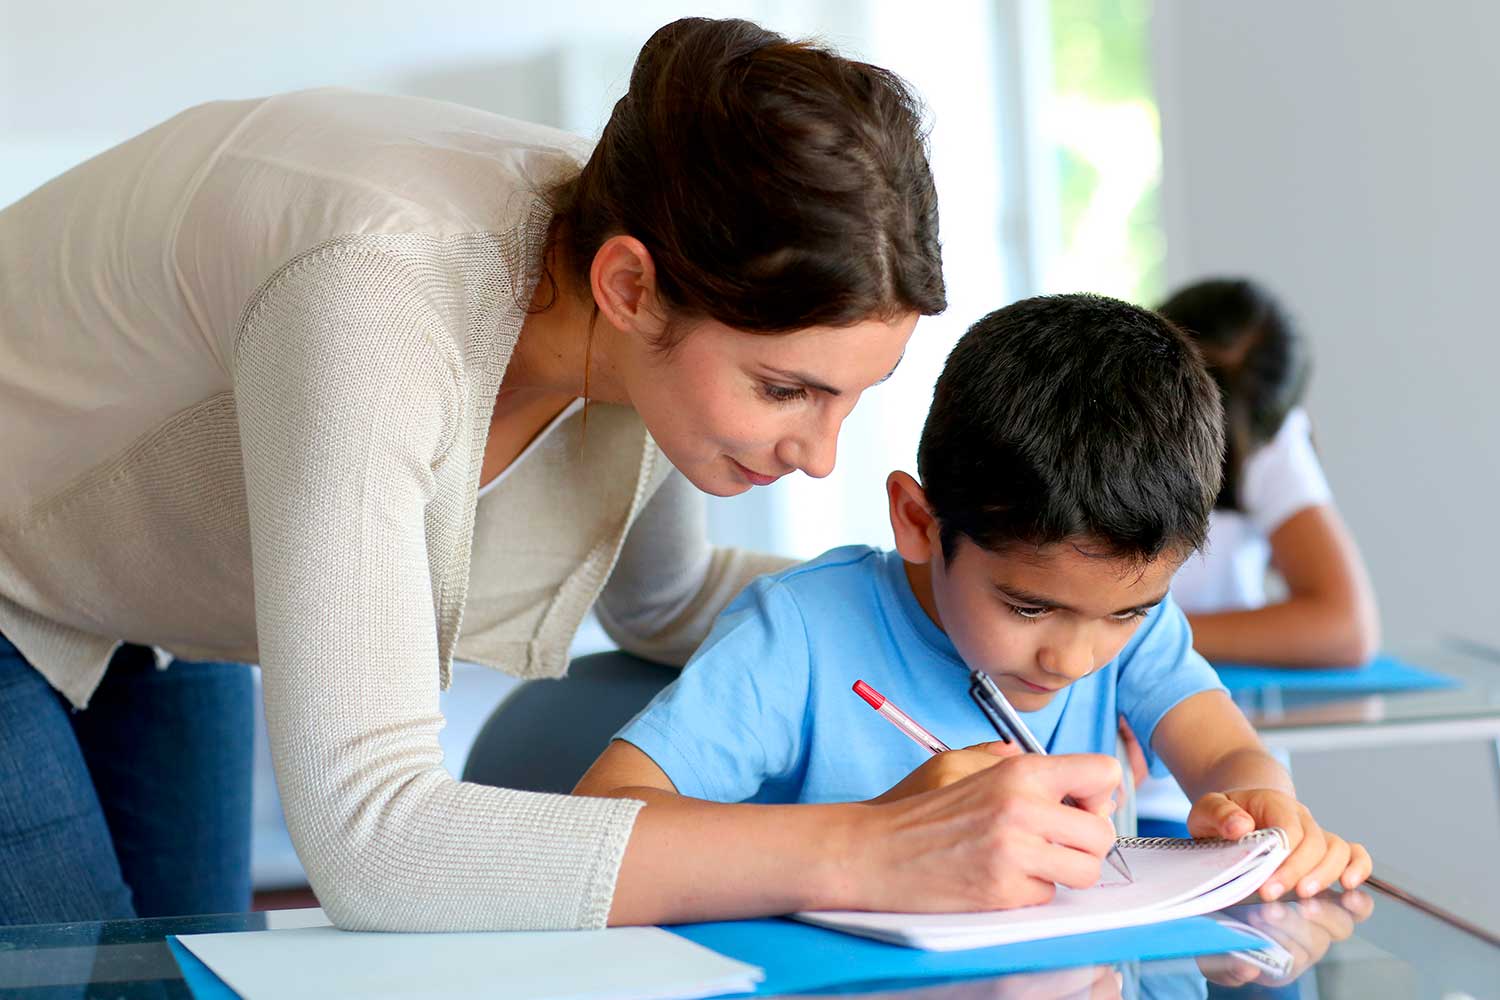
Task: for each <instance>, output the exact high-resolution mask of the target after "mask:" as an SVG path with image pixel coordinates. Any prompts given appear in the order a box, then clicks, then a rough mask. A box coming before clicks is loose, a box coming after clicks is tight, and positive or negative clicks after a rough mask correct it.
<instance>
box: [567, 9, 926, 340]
mask: <svg viewBox="0 0 1500 1000" xmlns="http://www.w3.org/2000/svg"><path fill="white" fill-rule="evenodd" d="M553 200H554V204H555V207H556V210H557V216H556V221H555V224H554V233H553V236H554V239H555V241H556V244H557V248H558V250H559V256H560V259H561V263H562V264H563V266H565V267H567V268H568V269H569V270H570V272H571V273H572V274H574V275H577V276H580V277H584V278H586V277H587V275H588V273H589V268H590V266H591V264H592V262H593V258H594V254H595V252H596V251H597V250H598V248H599V246H600V244H601V243H602V242H603V241H604V240H605V239H607V238H609V237H610V236H612V235H615V234H617V233H627V234H629V235H631V236H634V237H635V238H637V239H639V240H640V241H641V243H642V244H644V245H645V247H646V249H647V250H649V251H650V252H651V255H652V259H653V261H654V263H655V265H656V280H657V286H658V289H659V291H660V292H661V294H662V296H663V297H664V299H665V300H666V303H667V305H668V307H669V308H670V309H671V310H672V314H673V318H677V317H683V318H697V317H707V318H711V319H715V320H718V321H719V322H721V323H724V324H726V325H728V326H731V327H734V328H736V329H739V330H746V331H751V332H761V333H779V332H784V331H789V330H794V329H798V328H801V327H807V326H825V325H826V326H847V325H851V324H854V323H858V322H862V321H864V320H867V319H870V318H872V317H882V318H894V317H896V316H899V315H902V314H904V313H908V312H917V313H921V314H923V315H930V314H933V313H937V312H941V311H942V310H943V309H944V307H945V306H946V305H947V300H946V297H945V294H946V293H945V290H944V285H943V269H942V254H941V251H940V247H939V244H938V215H937V193H936V191H935V189H934V188H933V183H932V173H931V171H930V169H929V167H928V162H927V146H926V134H925V132H924V130H923V127H922V119H921V110H920V108H919V106H918V103H917V100H916V98H915V97H914V96H913V94H912V93H911V91H910V90H909V89H908V88H907V86H906V84H905V83H904V82H902V80H901V78H900V77H898V76H896V75H895V74H894V73H891V72H889V71H887V70H884V69H881V68H880V67H878V66H871V65H868V64H866V63H861V62H855V61H853V60H849V59H845V58H842V57H841V56H839V55H838V54H836V53H834V52H833V51H831V50H829V49H826V48H822V47H819V46H817V45H813V44H810V43H807V42H793V41H789V40H788V39H786V38H785V37H783V36H782V35H778V34H776V33H775V32H772V31H767V30H765V29H764V28H761V27H759V26H758V25H755V24H752V23H751V22H749V21H742V20H733V19H731V20H708V19H705V18H697V17H690V18H683V19H681V20H679V21H673V22H672V23H671V24H668V25H666V26H665V27H663V28H661V29H659V30H658V31H657V32H656V33H655V34H654V35H652V36H651V38H650V40H648V41H647V42H646V44H645V46H644V47H643V48H642V49H641V52H640V55H639V56H638V58H637V59H636V63H635V68H634V70H632V72H631V74H630V86H629V90H628V92H627V93H626V94H625V96H624V97H622V98H621V99H620V100H619V102H618V103H616V105H615V107H614V111H613V112H612V113H611V115H610V119H609V123H608V124H607V125H606V126H605V128H604V132H603V134H602V135H601V136H600V138H599V143H598V145H597V146H596V147H595V149H594V152H593V154H592V155H591V156H590V157H589V161H588V163H586V164H585V165H584V167H583V171H582V173H580V174H579V175H578V177H577V178H575V179H574V180H572V181H570V182H569V183H567V184H564V185H563V186H562V187H560V188H558V189H556V190H555V191H554V192H553ZM676 336H677V333H676V331H675V327H674V326H673V324H671V323H669V325H668V330H667V336H666V337H665V338H664V342H663V343H662V344H660V345H659V346H661V347H663V348H666V349H670V348H671V347H672V346H673V344H674V343H675V340H674V339H673V338H674V337H676Z"/></svg>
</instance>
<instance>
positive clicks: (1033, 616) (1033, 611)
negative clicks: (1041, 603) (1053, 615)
mask: <svg viewBox="0 0 1500 1000" xmlns="http://www.w3.org/2000/svg"><path fill="white" fill-rule="evenodd" d="M1010 609H1011V610H1012V611H1014V612H1015V613H1016V614H1018V615H1020V616H1021V617H1022V618H1025V619H1026V620H1027V621H1036V620H1037V619H1038V618H1044V617H1046V615H1047V612H1048V611H1049V610H1051V609H1049V608H1029V607H1026V606H1024V605H1021V604H1012V605H1011V606H1010Z"/></svg>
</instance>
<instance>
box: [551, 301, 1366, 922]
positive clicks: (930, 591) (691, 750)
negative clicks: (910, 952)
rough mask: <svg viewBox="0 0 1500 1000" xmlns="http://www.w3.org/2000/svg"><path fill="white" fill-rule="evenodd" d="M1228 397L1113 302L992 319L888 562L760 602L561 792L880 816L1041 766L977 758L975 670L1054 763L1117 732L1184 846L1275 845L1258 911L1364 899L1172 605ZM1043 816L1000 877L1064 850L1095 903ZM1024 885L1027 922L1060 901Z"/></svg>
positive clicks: (858, 550)
mask: <svg viewBox="0 0 1500 1000" xmlns="http://www.w3.org/2000/svg"><path fill="white" fill-rule="evenodd" d="M1218 397H1219V393H1218V391H1217V390H1216V388H1215V386H1214V384H1213V382H1212V381H1211V380H1210V379H1209V378H1208V376H1207V374H1206V373H1205V372H1204V370H1203V366H1202V365H1201V363H1200V362H1199V360H1198V358H1197V356H1196V351H1195V350H1194V349H1193V348H1192V346H1191V344H1190V343H1189V342H1188V341H1187V339H1186V338H1185V337H1184V336H1183V335H1182V333H1181V332H1180V331H1178V330H1176V329H1175V328H1174V327H1173V326H1172V325H1171V324H1170V323H1167V322H1166V321H1164V320H1162V319H1161V317H1159V316H1157V315H1156V314H1154V313H1151V312H1148V311H1146V310H1143V309H1139V308H1136V307H1134V306H1130V305H1127V304H1125V303H1123V302H1117V301H1114V300H1111V299H1103V298H1099V297H1095V296H1087V295H1071V296H1055V297H1045V298H1037V299H1029V300H1026V301H1023V302H1018V303H1016V304H1014V305H1012V306H1009V307H1007V308H1005V309H1002V310H999V311H998V312H995V313H992V314H990V315H989V316H987V317H985V318H984V319H982V320H981V321H980V322H979V323H977V324H975V326H974V327H973V328H971V329H970V330H969V332H968V333H967V334H966V335H965V336H964V337H963V339H962V340H961V341H960V342H959V344H958V346H957V347H956V348H955V349H954V351H953V353H952V354H951V355H950V356H949V358H948V361H947V364H946V366H945V367H944V370H943V374H942V376H941V378H940V379H939V381H938V385H937V391H936V395H935V398H934V401H933V405H932V410H931V413H930V414H929V416H928V418H927V423H926V425H925V427H924V428H923V432H922V439H921V445H920V449H919V453H918V469H919V472H920V475H921V482H920V483H919V482H918V481H917V480H915V479H913V478H912V477H911V476H909V475H908V474H906V473H904V472H895V473H892V474H891V476H890V477H889V479H888V480H887V502H888V505H889V508H890V516H891V525H892V528H893V530H894V532H895V538H896V551H894V552H880V551H877V550H874V549H870V548H866V547H862V546H850V547H846V548H840V549H834V550H833V551H831V552H828V553H825V554H824V555H823V556H820V557H819V558H817V559H815V560H813V561H811V562H809V563H806V564H804V565H802V566H798V567H794V568H793V569H790V570H787V571H785V572H782V573H780V574H777V575H774V576H770V577H762V578H761V579H760V580H758V581H756V582H755V583H753V584H751V585H750V586H749V587H748V588H746V590H745V592H744V593H743V594H741V595H740V597H739V598H737V599H736V600H735V601H734V603H733V604H731V605H730V607H729V608H728V609H727V610H726V611H725V613H724V614H723V615H722V616H721V617H720V619H719V621H718V623H717V624H716V626H715V628H714V630H713V632H712V634H711V635H710V636H709V638H708V640H707V641H706V642H705V643H704V645H703V646H702V647H701V648H700V649H699V650H698V653H697V655H696V656H695V657H694V659H693V661H692V662H691V663H690V664H689V665H688V667H687V668H686V670H685V671H684V672H683V674H682V677H681V678H680V679H679V680H677V681H676V682H675V683H673V684H672V685H671V686H669V687H668V688H667V689H666V690H664V691H663V692H662V693H661V694H660V695H659V696H658V697H657V698H656V699H655V700H654V701H653V702H652V703H651V704H650V705H649V706H647V708H646V709H645V710H643V711H642V712H641V714H640V715H638V716H637V717H636V718H635V719H634V720H633V721H632V722H631V723H629V724H628V725H627V726H626V727H625V728H624V729H623V730H622V731H621V733H620V734H619V736H618V738H617V739H616V740H615V742H613V743H611V744H610V746H609V748H608V749H607V750H606V751H605V752H604V754H603V755H602V756H601V757H600V759H599V760H598V761H597V762H595V764H594V766H593V767H592V768H591V769H590V771H589V773H588V774H587V775H585V776H584V778H583V780H582V781H581V782H580V783H579V786H578V788H577V789H576V792H577V793H579V794H587V795H618V796H626V797H632V798H645V799H647V800H648V801H654V800H657V799H658V798H659V797H661V796H669V795H673V794H680V795H684V796H691V797H698V798H705V799H711V800H716V801H721V802H740V801H754V802H781V803H795V802H833V801H859V800H865V801H871V802H873V803H875V804H881V803H887V802H890V801H892V800H893V799H900V798H905V797H908V796H920V795H924V794H926V795H929V796H933V795H939V794H941V793H938V792H935V791H934V790H935V789H938V788H941V787H942V786H945V785H950V784H955V783H958V782H964V781H967V782H969V783H970V787H971V788H974V789H975V791H976V794H977V792H978V788H979V786H977V785H975V784H974V783H975V781H976V780H978V779H980V778H982V777H983V776H982V775H980V774H976V773H975V772H978V771H985V770H987V769H989V768H991V767H994V768H1012V769H1019V771H1018V773H1024V772H1025V769H1027V768H1028V767H1034V766H1035V765H1036V761H1037V758H1035V757H1020V758H1016V757H1001V756H999V755H997V754H996V753H995V752H993V749H992V748H989V747H984V746H979V745H980V744H984V743H985V741H993V740H994V736H995V734H994V732H993V730H991V729H990V728H989V724H988V722H987V720H986V719H985V717H984V715H983V714H982V713H981V711H980V710H979V709H978V708H977V707H976V706H975V705H974V704H973V703H972V702H971V701H970V699H969V697H968V693H967V692H968V687H969V671H970V670H982V671H985V672H986V673H988V674H989V675H990V676H991V677H992V678H993V679H994V680H995V682H996V683H997V684H998V685H999V686H1000V688H1001V690H1002V691H1004V693H1005V694H1006V696H1007V697H1008V698H1009V699H1010V700H1011V702H1012V703H1013V704H1014V705H1015V707H1016V708H1017V709H1018V710H1019V711H1020V712H1021V713H1022V717H1023V718H1024V719H1025V721H1026V722H1027V724H1028V726H1029V727H1030V728H1031V730H1032V731H1033V732H1034V733H1035V735H1036V736H1037V738H1038V739H1039V740H1040V741H1041V742H1042V743H1043V745H1044V746H1046V748H1047V750H1048V752H1049V753H1050V754H1079V753H1094V754H1098V753H1102V752H1108V750H1110V749H1111V748H1113V746H1114V744H1115V738H1116V719H1117V718H1118V717H1119V715H1120V714H1123V715H1124V716H1125V717H1126V718H1127V719H1128V720H1129V721H1130V724H1131V725H1132V726H1133V727H1134V729H1135V731H1136V732H1137V733H1139V734H1140V736H1141V738H1142V739H1141V742H1142V743H1143V744H1144V745H1145V747H1146V756H1147V758H1148V760H1149V763H1150V766H1151V768H1152V770H1153V772H1154V773H1157V774H1165V773H1167V772H1168V771H1169V770H1170V773H1172V774H1173V775H1175V776H1176V777H1177V779H1178V780H1179V781H1181V782H1182V784H1183V786H1184V787H1186V788H1188V789H1190V790H1192V792H1193V794H1194V796H1195V799H1196V805H1195V806H1194V808H1193V813H1192V817H1191V820H1190V825H1191V827H1192V831H1193V834H1194V835H1195V836H1202V837H1210V836H1222V837H1230V838H1233V837H1240V836H1243V835H1245V834H1247V833H1249V832H1250V831H1251V830H1254V829H1256V828H1258V827H1266V826H1278V827H1281V828H1282V829H1284V830H1286V831H1287V833H1288V835H1289V838H1290V840H1291V843H1292V845H1293V850H1292V853H1291V856H1290V857H1288V859H1287V860H1286V862H1285V863H1284V864H1283V865H1282V866H1281V868H1280V869H1278V871H1277V872H1276V873H1275V874H1273V875H1272V877H1271V879H1270V880H1269V881H1268V882H1267V884H1266V886H1265V887H1264V888H1263V889H1262V895H1264V896H1265V897H1266V898H1268V899H1271V898H1276V897H1277V896H1279V895H1281V894H1282V893H1283V892H1286V891H1288V890H1291V889H1295V890H1296V892H1297V893H1298V894H1300V895H1304V896H1305V895H1311V894H1312V893H1315V892H1317V891H1319V890H1321V889H1323V888H1326V887H1328V886H1330V885H1332V884H1333V883H1335V882H1341V883H1342V884H1343V885H1344V886H1345V887H1353V886H1355V885H1358V884H1359V883H1360V882H1362V881H1363V880H1364V879H1365V878H1366V877H1367V876H1368V874H1369V871H1370V859H1369V855H1368V854H1367V853H1366V852H1365V851H1364V849H1363V848H1361V847H1359V846H1358V845H1351V844H1348V843H1346V842H1345V841H1344V840H1343V839H1342V838H1340V837H1337V836H1335V835H1333V834H1331V833H1328V832H1326V831H1324V830H1322V829H1321V828H1320V827H1319V826H1318V824H1317V823H1316V821H1314V820H1313V818H1312V816H1311V815H1310V814H1309V813H1308V811H1307V809H1306V808H1305V807H1304V806H1302V805H1301V804H1300V803H1298V802H1297V800H1296V796H1295V791H1294V789H1293V787H1292V784H1291V781H1290V778H1289V777H1288V776H1287V774H1286V772H1285V770H1284V769H1283V768H1282V767H1281V766H1280V765H1278V764H1277V763H1276V761H1275V760H1274V759H1272V757H1271V756H1270V755H1269V754H1268V753H1267V752H1266V750H1265V749H1264V748H1263V747H1262V746H1261V744H1260V742H1259V740H1258V739H1257V737H1256V735H1255V732H1254V730H1252V729H1251V728H1250V726H1249V724H1248V723H1247V722H1246V721H1245V719H1244V717H1243V716H1242V715H1241V714H1240V712H1239V710H1238V709H1237V708H1235V706H1234V704H1233V703H1232V702H1231V701H1230V700H1229V698H1228V696H1227V695H1226V694H1225V692H1224V689H1223V687H1222V685H1221V684H1220V683H1219V681H1218V679H1217V677H1216V676H1215V675H1214V673H1213V670H1212V668H1210V667H1209V666H1208V664H1207V663H1206V662H1205V661H1204V660H1203V658H1202V657H1200V656H1199V655H1198V654H1197V653H1195V652H1194V651H1193V650H1192V636H1191V634H1190V632H1189V630H1188V627H1187V623H1186V620H1185V619H1184V617H1183V615H1182V613H1181V612H1180V611H1179V610H1178V609H1177V607H1176V605H1175V604H1174V603H1173V602H1172V600H1171V598H1170V597H1169V596H1168V595H1167V588H1168V584H1169V583H1170V581H1171V579H1172V576H1173V574H1174V573H1175V572H1176V571H1177V569H1178V567H1179V566H1180V565H1181V564H1182V562H1183V560H1184V559H1185V558H1186V557H1187V556H1188V554H1189V553H1191V552H1192V551H1193V550H1195V549H1196V548H1197V547H1198V546H1199V545H1200V544H1201V543H1202V541H1203V538H1204V535H1205V533H1206V531H1207V527H1208V520H1209V511H1210V509H1211V508H1212V506H1213V503H1214V498H1215V497H1216V496H1218V493H1219V478H1220V469H1221V463H1222V427H1221V423H1222V415H1221V411H1220V404H1219V398H1218ZM858 679H863V680H865V681H867V682H869V683H870V684H871V685H873V686H874V687H875V688H876V689H877V690H879V691H880V692H882V693H884V694H885V695H886V696H888V697H889V698H890V699H891V701H892V702H893V703H895V704H897V705H899V706H901V707H902V708H904V709H905V710H906V711H908V712H910V713H911V714H912V715H913V716H914V717H916V718H917V719H918V721H920V722H921V723H922V724H924V725H926V726H927V727H928V728H929V729H930V730H932V732H933V733H934V734H935V735H936V736H937V737H938V738H939V739H941V740H944V741H946V742H947V743H948V745H950V746H970V749H966V750H955V751H950V752H948V753H943V754H939V755H937V756H933V757H930V758H929V757H928V755H927V752H926V751H925V750H924V749H923V748H921V747H919V746H917V745H916V744H915V743H913V742H912V741H910V740H908V739H907V738H906V737H905V736H904V735H903V734H902V733H900V732H899V731H897V730H896V729H894V728H893V727H891V726H890V725H888V724H887V723H886V722H885V721H884V720H882V719H879V718H877V717H876V715H875V713H873V712H872V711H870V709H869V707H868V706H866V705H865V703H864V702H863V701H861V700H860V699H859V698H858V697H856V696H855V695H854V694H853V693H852V692H851V690H850V687H851V685H852V684H853V683H854V681H855V680H858ZM1109 763H1110V765H1111V766H1114V764H1113V761H1110V762H1109ZM1114 773H1115V774H1116V775H1118V773H1119V772H1118V769H1116V770H1115V771H1114ZM932 801H933V805H934V808H937V807H938V806H939V803H940V802H941V801H944V800H941V799H933V800H932ZM1053 801H1056V800H1053ZM1046 808H1048V809H1052V808H1053V806H1052V805H1051V804H1050V803H1049V804H1048V805H1047V806H1046ZM1057 808H1060V809H1062V810H1065V811H1066V812H1067V816H1068V818H1069V822H1071V823H1074V824H1076V833H1074V834H1070V835H1065V836H1062V837H1058V838H1054V839H1052V840H1050V841H1047V840H1044V841H1040V842H1031V841H1028V842H1024V843H1017V844H1011V843H1007V842H1006V838H1007V837H1008V836H1009V834H1010V833H1011V831H1010V830H1008V829H1006V830H1000V831H998V834H997V836H998V837H999V838H1000V840H999V842H998V844H997V856H998V857H999V860H998V861H997V862H996V863H997V864H1008V863H1011V861H1010V859H1012V858H1015V857H1018V855H1009V854H1006V853H1005V852H1007V851H1009V850H1011V849H1014V850H1015V851H1017V852H1020V853H1024V852H1026V851H1050V852H1065V853H1068V854H1070V863H1069V865H1068V866H1067V867H1068V868H1069V874H1068V875H1067V877H1065V878H1060V879H1058V881H1061V882H1063V884H1066V885H1070V886H1077V887H1084V886H1089V885H1093V884H1094V883H1095V882H1096V881H1097V880H1098V878H1099V874H1100V860H1101V858H1102V857H1103V855H1104V853H1105V851H1107V850H1108V845H1109V844H1110V843H1111V842H1112V840H1113V838H1112V836H1111V835H1110V832H1109V828H1108V823H1107V822H1105V821H1104V820H1102V819H1101V818H1100V817H1099V816H1095V815H1089V814H1088V813H1086V812H1084V811H1081V810H1078V809H1071V808H1070V807H1066V806H1060V805H1059V806H1058V807H1057ZM1015 826H1016V829H1017V831H1019V830H1020V828H1021V827H1022V826H1023V823H1022V817H1017V822H1016V824H1015ZM703 835H704V836H712V835H713V832H712V831H711V830H705V831H703ZM955 835H958V834H955ZM855 847H856V849H857V845H855ZM1032 889H1033V892H1032V895H1031V898H1030V901H1032V902H1040V901H1042V900H1045V899H1047V898H1050V895H1051V893H1052V890H1053V886H1052V884H1051V883H1047V884H1045V885H1035V886H1033V887H1032Z"/></svg>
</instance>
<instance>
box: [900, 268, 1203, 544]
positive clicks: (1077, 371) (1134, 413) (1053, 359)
mask: <svg viewBox="0 0 1500 1000" xmlns="http://www.w3.org/2000/svg"><path fill="white" fill-rule="evenodd" d="M1222 461H1223V414H1222V412H1221V410H1220V405H1219V392H1218V389H1217V388H1216V387H1215V385H1214V383H1213V381H1212V380H1211V379H1210V378H1209V377H1208V374H1207V372H1205V371H1204V368H1203V364H1202V362H1201V360H1200V359H1199V357H1198V351H1197V349H1196V348H1194V346H1193V344H1192V342H1191V341H1189V340H1188V338H1187V337H1186V336H1185V335H1184V334H1183V333H1182V332H1181V331H1180V330H1178V329H1177V328H1176V327H1174V326H1173V325H1172V324H1171V323H1169V322H1167V321H1166V320H1164V319H1163V318H1162V317H1160V316H1159V315H1157V314H1156V313H1153V312H1149V311H1147V310H1145V309H1141V308H1138V307H1136V306H1132V305H1129V304H1127V303H1125V302H1120V301H1118V300H1116V299H1108V298H1104V297H1102V296H1097V295H1054V296H1044V297H1040V298H1032V299H1025V300H1023V301H1020V302H1017V303H1015V304H1013V305H1010V306H1006V307H1005V308H1004V309H1000V310H998V311H996V312H992V313H990V314H989V315H988V316H986V317H984V318H983V319H981V320H980V321H979V322H978V323H975V324H974V325H973V326H972V327H970V328H969V331H968V332H967V333H966V334H964V336H963V338H962V339H961V340H960V341H959V342H958V346H956V347H955V348H954V349H953V352H952V353H951V354H949V355H948V361H947V363H946V364H945V365H944V367H943V373H942V375H941V376H940V377H939V378H938V383H937V391H936V393H935V395H934V398H933V402H932V409H931V411H930V412H929V413H928V416H927V423H926V426H924V427H923V428H922V441H921V444H920V446H919V448H918V451H917V469H918V474H919V476H920V478H921V480H922V488H923V490H924V491H925V492H926V495H927V501H928V503H929V504H930V505H931V507H932V511H933V514H934V515H935V516H936V518H937V520H938V523H939V525H940V526H941V530H942V545H943V553H944V556H945V557H946V558H949V559H951V558H953V555H954V553H955V552H956V551H957V545H958V540H959V539H960V538H968V539H969V540H971V541H973V542H975V543H976V544H978V545H979V546H980V547H982V548H985V549H988V550H990V551H992V552H998V551H1003V550H1005V549H1006V548H1008V547H1010V546H1013V545H1016V544H1025V545H1035V546H1041V545H1048V544H1052V543H1055V542H1062V541H1066V540H1069V539H1077V540H1086V542H1087V543H1089V544H1091V545H1095V546H1100V547H1102V548H1103V550H1104V553H1105V554H1107V555H1110V556H1113V557H1116V558H1130V559H1138V560H1141V561H1143V562H1144V561H1149V560H1151V559H1154V558H1156V557H1157V556H1158V555H1160V554H1162V553H1180V554H1181V555H1183V556H1186V555H1187V553H1188V552H1190V551H1191V550H1193V549H1194V548H1197V547H1198V546H1199V545H1201V544H1202V543H1203V540H1204V537H1205V536H1206V534H1207V532H1208V515H1209V512H1210V510H1211V509H1212V508H1213V502H1214V497H1215V496H1217V495H1218V492H1219V475H1220V467H1221V464H1222Z"/></svg>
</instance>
